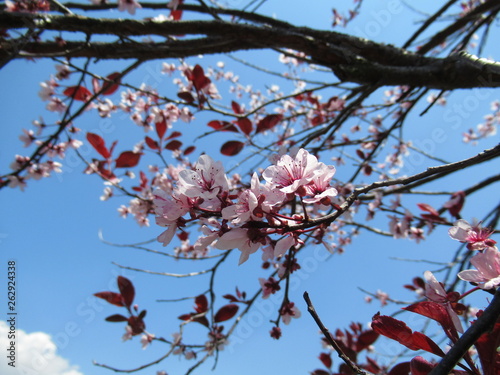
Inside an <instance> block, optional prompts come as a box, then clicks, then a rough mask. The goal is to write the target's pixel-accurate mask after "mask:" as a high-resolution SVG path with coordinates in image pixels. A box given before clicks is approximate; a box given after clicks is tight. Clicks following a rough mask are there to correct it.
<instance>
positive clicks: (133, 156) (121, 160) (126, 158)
mask: <svg viewBox="0 0 500 375" xmlns="http://www.w3.org/2000/svg"><path fill="white" fill-rule="evenodd" d="M141 155H142V154H141V153H137V152H132V151H123V152H122V153H121V154H120V156H118V158H117V159H116V160H115V162H116V168H132V167H135V166H136V165H137V164H139V160H140V159H141Z"/></svg>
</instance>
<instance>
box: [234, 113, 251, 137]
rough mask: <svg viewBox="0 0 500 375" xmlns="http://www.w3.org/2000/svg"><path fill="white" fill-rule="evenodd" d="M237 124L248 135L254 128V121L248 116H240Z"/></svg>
mask: <svg viewBox="0 0 500 375" xmlns="http://www.w3.org/2000/svg"><path fill="white" fill-rule="evenodd" d="M236 124H237V125H238V127H239V128H240V130H241V131H242V132H243V133H244V134H246V135H249V134H250V133H251V132H252V130H253V125H252V121H250V120H249V119H248V118H246V117H244V118H239V119H238V120H237V121H236Z"/></svg>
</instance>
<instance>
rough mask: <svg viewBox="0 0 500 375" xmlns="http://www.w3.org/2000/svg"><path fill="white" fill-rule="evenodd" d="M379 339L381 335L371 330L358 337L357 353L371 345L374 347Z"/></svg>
mask: <svg viewBox="0 0 500 375" xmlns="http://www.w3.org/2000/svg"><path fill="white" fill-rule="evenodd" d="M378 337H379V334H378V333H377V332H375V331H372V330H369V331H364V332H362V333H361V334H360V335H359V336H358V341H357V342H356V352H358V353H359V352H360V351H362V350H364V349H366V348H368V347H369V346H370V345H372V344H373V343H374V342H375V341H376V340H377V339H378Z"/></svg>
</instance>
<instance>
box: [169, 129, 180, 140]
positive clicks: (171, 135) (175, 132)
mask: <svg viewBox="0 0 500 375" xmlns="http://www.w3.org/2000/svg"><path fill="white" fill-rule="evenodd" d="M181 135H182V133H181V132H178V131H174V132H172V133H171V134H170V135H169V136H168V137H167V138H165V140H169V139H172V138H177V137H180V136H181Z"/></svg>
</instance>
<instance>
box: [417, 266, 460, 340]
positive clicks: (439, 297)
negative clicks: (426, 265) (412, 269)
mask: <svg viewBox="0 0 500 375" xmlns="http://www.w3.org/2000/svg"><path fill="white" fill-rule="evenodd" d="M424 279H425V292H424V294H425V296H426V297H427V298H428V299H429V300H431V301H433V302H436V303H439V304H441V305H443V306H444V307H445V308H446V311H448V315H449V316H450V318H451V320H452V322H453V325H454V326H455V328H456V330H457V331H458V332H461V333H463V332H464V329H463V328H462V323H461V322H460V319H459V318H458V315H457V313H456V312H455V310H453V308H452V305H451V303H450V301H449V300H448V293H446V291H445V290H444V288H443V286H442V284H441V283H440V282H438V281H437V279H436V278H435V277H434V275H433V274H432V272H431V271H425V272H424Z"/></svg>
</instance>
